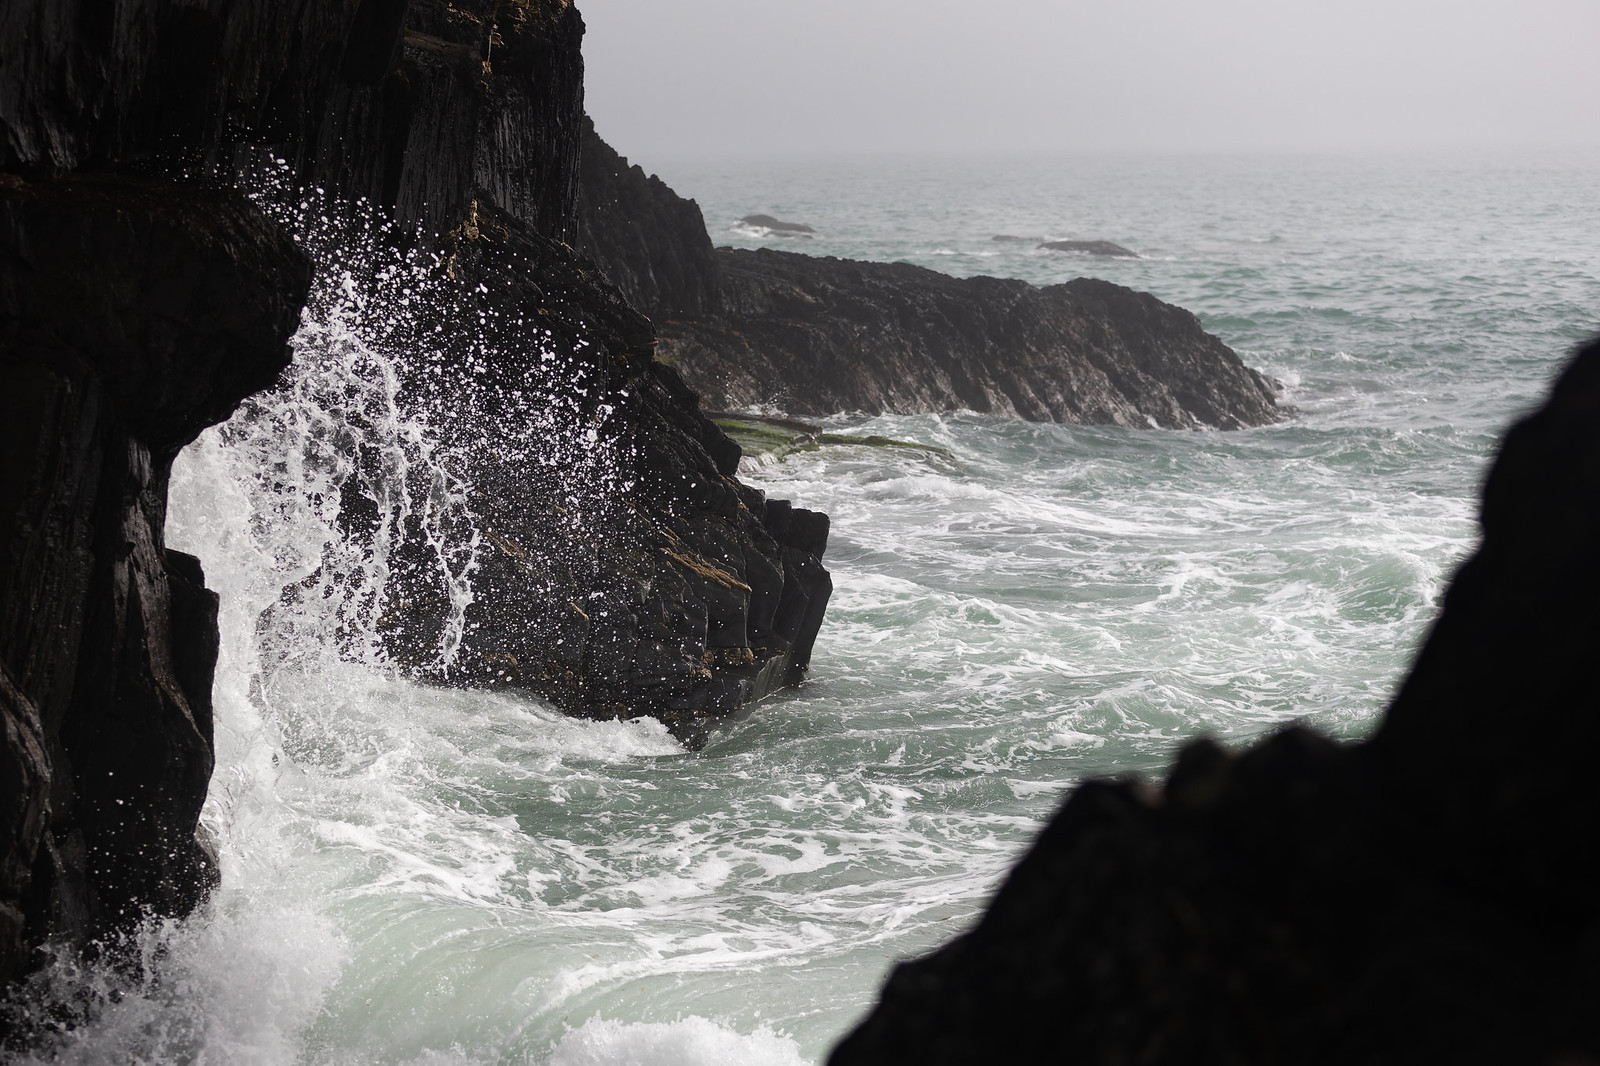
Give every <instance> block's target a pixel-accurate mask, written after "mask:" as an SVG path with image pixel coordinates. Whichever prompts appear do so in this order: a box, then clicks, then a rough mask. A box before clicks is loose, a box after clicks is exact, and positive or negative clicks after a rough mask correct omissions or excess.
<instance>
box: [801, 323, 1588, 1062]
mask: <svg viewBox="0 0 1600 1066" xmlns="http://www.w3.org/2000/svg"><path fill="white" fill-rule="evenodd" d="M1481 523H1482V530H1483V539H1482V543H1481V545H1480V547H1479V548H1478V551H1477V553H1476V554H1475V555H1474V556H1473V557H1472V558H1471V559H1470V560H1469V561H1468V562H1467V563H1466V564H1465V565H1464V566H1463V567H1462V568H1461V570H1460V571H1459V572H1458V573H1457V574H1456V576H1455V579H1454V581H1453V582H1452V583H1451V586H1450V589H1449V592H1448V595H1447V596H1446V598H1445V603H1444V610H1443V612H1442V613H1441V615H1440V617H1439V619H1438V621H1437V622H1436V623H1435V625H1434V627H1433V630H1432V632H1431V633H1430V634H1429V637H1428V640H1427V642H1426V644H1425V646H1424V647H1423V649H1422V651H1421V653H1420V654H1419V655H1418V657H1417V660H1416V662H1415V664H1414V665H1413V667H1412V671H1411V675H1410V677H1409V678H1408V679H1407V680H1406V682H1405V684H1404V685H1403V686H1402V688H1401V690H1400V692H1399V694H1398V696H1397V697H1396V698H1395V701H1394V703H1393V705H1392V706H1391V707H1390V708H1389V710H1388V713H1387V714H1386V715H1385V717H1384V718H1383V720H1382V722H1381V724H1380V726H1379V728H1378V730H1377V732H1376V734H1375V735H1374V736H1373V737H1372V739H1371V740H1369V741H1367V742H1365V743H1362V744H1354V745H1341V744H1335V743H1333V742H1331V741H1328V740H1325V739H1323V738H1321V737H1318V736H1316V735H1315V734H1313V733H1310V732H1308V731H1305V730H1302V729H1290V730H1288V731H1286V732H1284V733H1282V734H1280V735H1278V736H1276V737H1274V738H1272V739H1271V740H1269V741H1266V742H1264V743H1262V744H1260V745H1258V746H1256V747H1254V748H1251V749H1250V750H1248V751H1245V752H1243V753H1242V754H1238V755H1230V754H1228V753H1226V752H1224V751H1223V750H1222V749H1221V748H1219V747H1217V746H1216V745H1215V744H1212V743H1210V742H1206V741H1201V742H1197V743H1195V744H1193V745H1192V746H1190V747H1189V748H1187V749H1186V750H1185V751H1184V752H1183V753H1182V755H1181V756H1180V757H1179V759H1178V761H1177V763H1176V765H1175V766H1174V768H1173V770H1172V772H1171V775H1170V776H1169V778H1168V779H1167V781H1166V784H1165V786H1164V787H1163V788H1161V789H1160V790H1159V791H1157V790H1152V789H1150V788H1147V787H1145V786H1143V785H1142V784H1140V783H1138V782H1094V783H1090V784H1087V785H1084V786H1082V787H1080V788H1078V789H1077V790H1075V791H1074V792H1073V793H1072V794H1071V795H1070V796H1069V797H1068V798H1067V800H1066V803H1065V804H1064V805H1063V806H1062V808H1061V810H1060V811H1059V812H1058V813H1057V814H1056V816H1055V818H1054V819H1053V820H1052V821H1051V822H1050V824H1049V826H1048V827H1046V829H1045V830H1044V832H1043V833H1042V834H1041V835H1040V836H1039V839H1038V840H1037V841H1036V842H1035V844H1034V845H1033V847H1032V849H1031V850H1030V851H1029V853H1028V854H1027V855H1026V856H1025V857H1024V858H1023V860H1022V861H1021V863H1019V864H1018V866H1017V867H1016V869H1015V870H1014V871H1013V872H1012V874H1011V876H1010V877H1009V879H1008V880H1007V881H1006V883H1005V885H1004V886H1003V887H1002V888H1001V889H1000V891H999V893H998V894H997V895H996V897H995V899H994V900H993V902H992V903H991V904H990V906H989V909H988V911H987V913H985V915H984V916H983V918H982V920H981V922H980V923H979V924H978V926H977V927H976V928H975V929H973V930H972V931H971V932H969V933H967V934H965V935H963V936H960V937H958V938H956V939H955V940H953V941H951V942H950V943H948V944H946V945H945V946H944V947H943V948H941V949H939V950H938V951H937V952H935V953H934V954H932V955H929V956H927V957H926V958H923V959H919V960H917V961H914V962H909V963H906V964H903V965H901V966H899V967H898V968H897V969H896V970H895V971H894V973H893V974H892V975H891V976H890V978H889V980H888V982H887V983H886V985H885V986H884V989H883V993H882V997H881V999H880V1001H879V1003H878V1004H877V1006H876V1008H875V1009H874V1010H873V1012H872V1013H871V1015H870V1016H869V1017H868V1018H867V1019H866V1021H865V1022H863V1023H862V1025H861V1026H860V1027H859V1028H858V1029H857V1030H856V1031H855V1032H854V1033H852V1034H851V1035H850V1036H849V1037H847V1038H846V1039H845V1041H844V1042H843V1043H842V1044H840V1046H839V1047H838V1048H837V1049H836V1051H835V1052H834V1054H833V1056H832V1058H831V1059H830V1060H829V1061H830V1062H831V1063H833V1064H834V1066H857V1064H863V1063H872V1064H888V1063H913V1062H914V1063H919V1064H940V1063H972V1062H996V1061H999V1062H1074V1063H1132V1062H1139V1063H1150V1064H1162V1063H1193V1062H1241V1063H1258V1062H1259V1063H1268V1062H1273V1063H1328V1064H1334V1063H1338V1064H1349V1063H1409V1062H1451V1063H1486V1064H1487V1063H1496V1064H1504V1063H1538V1064H1552V1066H1553V1064H1557V1063H1568V1064H1577V1063H1586V1062H1595V1061H1600V1011H1596V1009H1595V1005H1596V1004H1597V1003H1600V903H1597V900H1596V896H1595V893H1594V891H1593V885H1594V875H1595V871H1596V870H1600V789H1597V788H1596V787H1595V785H1594V783H1593V781H1594V777H1593V774H1592V773H1591V771H1590V768H1589V766H1588V759H1589V758H1590V757H1591V754H1592V753H1593V752H1594V751H1595V750H1596V749H1597V747H1600V701H1597V700H1596V698H1595V695H1594V691H1593V684H1592V679H1591V677H1590V670H1589V669H1588V662H1589V660H1588V657H1587V656H1588V653H1589V651H1590V649H1592V648H1594V647H1595V646H1596V643H1597V642H1600V612H1597V611H1596V608H1595V604H1596V603H1600V562H1597V560H1600V344H1591V345H1590V346H1589V347H1588V348H1587V349H1586V350H1584V351H1583V352H1581V353H1580V354H1579V355H1578V356H1577V358H1576V359H1575V361H1574V362H1573V363H1572V364H1571V365H1570V366H1569V368H1568V369H1567V370H1566V371H1565V372H1564V373H1563V374H1562V375H1561V377H1560V379H1559V380H1558V381H1557V382H1556V384H1555V387H1554V389H1553V390H1552V392H1551V395H1550V397H1549V399H1548V401H1547V402H1546V403H1545V405H1544V406H1543V408H1542V409H1541V410H1539V411H1538V412H1537V413H1536V414H1534V415H1533V416H1531V417H1529V418H1527V419H1525V420H1524V421H1522V422H1521V423H1519V424H1518V425H1517V426H1516V427H1515V428H1513V429H1512V430H1511V432H1510V433H1509V434H1507V436H1506V438H1505V440H1504V442H1503V444H1502V446H1501V450H1500V454H1499V457H1498V459H1497V460H1496V461H1495V464H1494V467H1493V471H1492V473H1491V474H1490V477H1489V480H1488V482H1487V484H1486V486H1485V489H1484V494H1483V507H1482V512H1481Z"/></svg>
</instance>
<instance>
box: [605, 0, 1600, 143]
mask: <svg viewBox="0 0 1600 1066" xmlns="http://www.w3.org/2000/svg"><path fill="white" fill-rule="evenodd" d="M578 6H579V9H580V10H581V11H582V12H583V14H584V18H585V20H586V21H587V22H588V25H589V34H588V38H587V42H586V44H585V49H584V51H585V58H586V62H587V64H588V77H587V92H588V100H589V110H590V112H591V113H592V114H593V115H594V116H595V121H596V123H597V124H598V126H599V128H600V132H601V134H602V135H603V136H605V137H606V138H607V139H608V140H610V141H611V142H612V143H613V144H614V145H615V146H616V147H617V148H618V149H619V150H620V151H622V152H623V153H624V154H626V155H630V156H634V157H637V158H640V159H642V160H644V161H646V162H647V164H648V162H649V160H652V159H666V158H683V157H689V156H699V155H724V154H737V155H745V154H752V155H766V154H777V153H781V154H790V153H813V152H819V153H820V152H863V151H891V152H903V151H937V152H946V151H952V150H956V151H968V150H970V151H1017V152H1063V151H1067V152H1071V151H1099V150H1141V151H1143V150H1157V151H1206V150H1223V151H1228V150H1241V149H1243V150H1305V149H1313V150H1314V149H1340V148H1392V147H1396V146H1406V145H1415V146H1420V147H1454V146H1491V145H1505V146H1523V145H1567V144H1585V145H1597V144H1600V0H1324V2H1319V3H1310V2H1303V0H1210V2H1193V0H1191V2H1184V0H984V2H973V0H578Z"/></svg>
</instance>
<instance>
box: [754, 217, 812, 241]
mask: <svg viewBox="0 0 1600 1066" xmlns="http://www.w3.org/2000/svg"><path fill="white" fill-rule="evenodd" d="M739 221H740V223H741V224H743V225H746V226H752V227H754V228H756V229H764V230H770V231H771V232H772V235H773V236H774V237H808V236H811V235H812V234H814V233H816V232H817V231H816V230H814V229H812V228H811V227H810V226H807V225H806V224H805V223H803V222H783V221H780V220H779V219H776V218H773V217H772V216H771V215H746V216H744V217H743V218H741V219H740V220H739Z"/></svg>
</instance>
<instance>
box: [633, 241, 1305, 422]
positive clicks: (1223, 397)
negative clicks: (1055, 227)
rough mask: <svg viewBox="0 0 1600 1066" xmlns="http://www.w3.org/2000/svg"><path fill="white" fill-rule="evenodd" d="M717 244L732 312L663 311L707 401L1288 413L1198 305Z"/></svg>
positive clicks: (1147, 418) (1179, 418)
mask: <svg viewBox="0 0 1600 1066" xmlns="http://www.w3.org/2000/svg"><path fill="white" fill-rule="evenodd" d="M716 254H717V259H718V261H719V265H720V266H721V276H722V278H721V282H722V283H721V293H722V304H721V310H720V311H719V312H718V313H717V314H714V315H708V316H702V317H697V318H684V319H674V320H670V321H664V322H661V323H660V324H659V328H660V332H661V348H660V350H661V354H662V357H663V358H664V359H667V360H669V361H671V362H672V364H673V366H674V367H676V368H677V369H678V370H679V371H680V372H682V374H683V377H684V380H685V381H687V382H688V383H689V385H690V387H691V388H693V389H694V390H695V391H696V392H698V393H699V394H700V395H701V397H702V398H703V399H704V400H705V402H706V404H707V405H708V406H712V407H717V408H720V409H723V410H732V409H736V408H739V407H745V406H748V405H752V404H775V405H777V406H778V407H779V408H781V409H782V410H784V411H787V412H788V413H790V414H795V415H826V414H830V413H833V412H836V411H864V412H866V413H868V414H882V413H898V414H911V413H915V412H919V411H950V410H958V409H967V410H972V411H978V412H983V413H993V414H1007V415H1016V416H1019V417H1022V418H1027V419H1032V420H1034V421H1042V422H1078V423H1093V424H1108V425H1122V426H1138V427H1146V426H1161V427H1164V428H1169V429H1192V428H1197V427H1201V426H1212V427H1216V428H1219V429H1236V428H1241V427H1244V426H1257V425H1262V424H1265V423H1268V422H1272V421H1275V420H1276V419H1277V418H1279V417H1280V412H1279V410H1278V407H1277V403H1276V399H1275V396H1274V393H1275V389H1274V383H1273V382H1272V381H1270V380H1269V379H1267V378H1266V377H1264V376H1262V375H1261V374H1259V373H1257V372H1256V371H1254V370H1252V369H1250V368H1249V367H1247V366H1245V365H1244V363H1243V362H1241V361H1240V359H1239V357H1238V356H1237V355H1235V354H1234V353H1233V351H1232V350H1231V349H1229V348H1228V347H1227V345H1225V344H1223V343H1222V342H1221V341H1219V340H1218V339H1217V338H1215V337H1213V336H1211V335H1210V334H1208V333H1206V332H1205V330H1203V329H1202V328H1201V327H1200V322H1199V320H1198V319H1196V318H1195V317H1194V315H1192V314H1190V313H1189V312H1187V311H1185V310H1183V309H1182V308H1178V307H1173V306H1172V305H1171V304H1166V303H1162V302H1161V301H1160V300H1158V299H1156V298H1155V297H1154V296H1151V295H1149V294H1148V293H1138V292H1134V291H1133V290H1131V289H1127V288H1123V287H1122V286H1120V285H1113V284H1111V283H1110V282H1105V281H1095V280H1092V279H1089V278H1079V279H1077V280H1075V281H1071V282H1068V283H1067V284H1065V285H1052V286H1049V287H1047V288H1043V289H1041V288H1036V287H1035V286H1033V285H1029V284H1028V283H1027V282H1025V281H1014V280H1002V279H999V278H986V277H977V278H953V277H950V276H948V275H945V274H939V273H936V272H934V271H932V270H925V269H923V268H922V267H916V266H911V265H910V264H906V263H861V262H855V261H852V260H847V259H833V258H826V259H824V258H817V257H812V256H803V255H796V254H794V253H790V252H776V251H770V250H767V249H760V250H757V251H742V250H735V249H728V248H724V249H720V250H718V252H717V253H716Z"/></svg>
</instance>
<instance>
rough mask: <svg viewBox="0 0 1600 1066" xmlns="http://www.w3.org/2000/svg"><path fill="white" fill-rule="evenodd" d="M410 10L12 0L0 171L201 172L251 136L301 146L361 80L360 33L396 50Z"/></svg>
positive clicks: (365, 1)
mask: <svg viewBox="0 0 1600 1066" xmlns="http://www.w3.org/2000/svg"><path fill="white" fill-rule="evenodd" d="M404 6H405V4H404V0H274V2H270V3H268V2H261V0H257V2H245V3H240V2H230V0H13V2H9V3H7V4H6V5H5V7H4V8H3V9H0V41H3V42H4V49H5V60H6V61H5V62H4V63H3V64H0V168H3V169H7V170H12V169H16V168H18V167H19V166H20V167H32V168H39V169H43V170H45V171H54V172H59V171H66V170H73V169H76V168H78V167H81V166H84V165H86V164H90V163H96V164H103V163H105V162H108V161H127V160H132V159H150V158H158V157H159V158H165V159H167V160H169V161H173V162H203V161H207V160H208V159H212V158H214V157H215V156H216V154H217V153H218V152H219V151H220V150H222V149H225V148H226V147H228V146H229V145H230V144H231V143H232V141H233V140H235V139H237V138H238V137H240V136H242V135H244V134H246V133H248V134H249V136H250V137H251V138H253V139H254V140H256V141H258V142H262V143H280V142H292V141H297V140H303V139H305V138H306V137H307V136H309V134H310V133H311V131H312V130H313V129H314V127H315V123H316V121H317V119H318V117H319V116H320V113H321V104H322V101H323V99H324V98H325V97H326V96H327V94H328V92H329V91H330V90H331V89H332V87H333V86H334V85H335V84H336V83H338V82H339V81H340V80H341V79H349V78H351V77H355V76H359V75H360V74H361V73H362V71H361V70H360V69H359V68H360V67H361V66H362V64H361V62H360V59H361V57H362V50H361V48H360V47H358V46H355V45H352V46H351V47H350V48H349V49H348V50H347V47H346V45H347V42H348V41H349V38H350V32H351V28H352V26H356V25H357V24H359V27H360V29H361V30H362V32H363V33H365V34H366V35H367V36H368V37H372V38H379V39H382V38H384V37H385V36H387V38H388V40H390V41H393V40H395V39H396V37H397V34H398V31H399V25H398V21H397V19H398V16H399V13H400V12H401V11H402V10H403V9H404ZM358 16H359V17H358ZM378 47H380V48H381V47H382V46H381V45H380V46H378ZM385 69H387V68H386V67H385Z"/></svg>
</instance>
